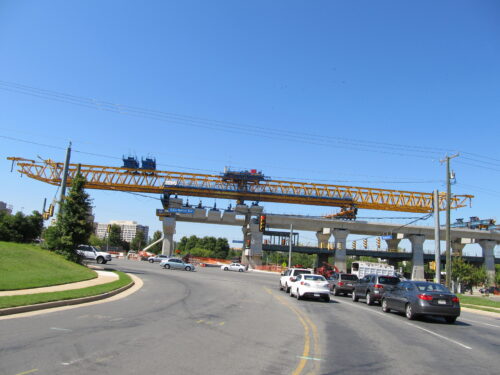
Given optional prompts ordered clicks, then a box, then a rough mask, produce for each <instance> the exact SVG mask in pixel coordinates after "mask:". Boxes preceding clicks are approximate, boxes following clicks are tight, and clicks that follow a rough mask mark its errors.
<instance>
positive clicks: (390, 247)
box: [384, 238, 401, 251]
mask: <svg viewBox="0 0 500 375" xmlns="http://www.w3.org/2000/svg"><path fill="white" fill-rule="evenodd" d="M384 241H385V243H386V244H387V251H397V250H398V245H399V243H400V242H401V240H400V239H397V238H393V239H392V240H384Z"/></svg>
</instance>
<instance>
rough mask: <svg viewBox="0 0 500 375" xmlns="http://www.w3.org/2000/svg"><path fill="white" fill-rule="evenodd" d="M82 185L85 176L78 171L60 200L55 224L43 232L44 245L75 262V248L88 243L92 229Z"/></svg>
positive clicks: (87, 199) (76, 259)
mask: <svg viewBox="0 0 500 375" xmlns="http://www.w3.org/2000/svg"><path fill="white" fill-rule="evenodd" d="M84 186H85V178H84V177H83V176H82V175H81V174H80V173H78V174H77V175H76V176H75V178H74V179H73V181H72V182H71V188H70V190H69V193H68V195H67V196H66V197H65V199H64V201H63V202H62V205H61V211H60V212H59V214H58V215H57V221H56V224H55V225H54V226H53V227H51V228H48V229H47V231H46V232H45V241H46V246H47V247H48V248H49V249H51V250H55V251H56V252H58V253H60V254H62V255H64V256H65V257H66V258H67V259H68V260H72V261H75V262H78V261H79V257H78V255H77V254H76V252H75V251H74V250H75V248H76V247H77V246H78V245H79V244H86V243H88V240H89V238H90V235H91V234H92V230H93V226H92V223H91V222H90V221H89V218H88V217H89V212H90V210H91V206H90V203H91V200H90V197H89V195H88V194H87V193H86V192H85V189H84Z"/></svg>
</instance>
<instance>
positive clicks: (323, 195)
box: [8, 157, 473, 219]
mask: <svg viewBox="0 0 500 375" xmlns="http://www.w3.org/2000/svg"><path fill="white" fill-rule="evenodd" d="M8 159H9V160H12V162H13V163H15V164H17V167H18V171H19V172H20V173H21V174H24V175H26V176H28V177H30V178H33V179H35V180H39V181H43V182H46V183H49V184H52V185H60V184H61V178H62V176H63V168H64V164H63V163H57V162H54V161H52V160H45V161H35V160H29V159H23V158H19V157H9V158H8ZM78 170H80V173H81V174H82V175H83V176H84V177H85V179H86V180H87V182H86V184H85V187H86V188H88V189H100V190H116V191H129V192H141V193H155V194H165V195H166V196H170V195H174V194H178V195H185V196H196V197H210V198H223V199H234V200H236V201H238V202H240V203H242V202H243V201H245V200H252V201H258V202H277V203H294V204H305V205H314V206H329V207H341V210H342V211H341V212H340V213H338V214H335V215H331V217H338V218H348V219H354V218H355V215H356V211H357V209H358V208H363V209H370V210H384V211H400V212H417V213H429V212H432V211H433V204H432V203H433V202H432V201H433V194H432V193H421V192H414V191H403V190H389V189H376V188H365V187H355V186H343V185H327V184H316V183H309V182H296V181H281V180H272V179H269V178H267V177H264V175H263V174H262V173H261V172H257V171H255V170H251V171H243V172H234V171H227V170H226V171H225V172H224V173H223V174H221V175H210V174H200V173H186V172H171V171H158V170H145V169H134V168H125V167H105V166H98V165H86V164H70V165H69V170H68V181H67V182H68V183H70V182H71V180H72V179H73V178H74V176H75V175H76V173H77V171H78ZM471 198H473V196H472V195H454V196H453V197H452V199H451V208H452V209H456V208H460V207H465V206H467V204H468V203H469V202H470V200H471ZM439 208H440V209H441V210H444V209H445V208H446V195H445V194H441V195H440V196H439ZM342 212H344V214H342Z"/></svg>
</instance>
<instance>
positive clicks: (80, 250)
mask: <svg viewBox="0 0 500 375" xmlns="http://www.w3.org/2000/svg"><path fill="white" fill-rule="evenodd" d="M76 253H77V254H78V255H80V256H81V257H83V259H85V260H95V261H96V263H99V264H106V263H107V262H109V261H111V254H109V253H106V252H105V251H99V250H97V249H96V248H95V247H94V246H90V245H78V247H77V248H76Z"/></svg>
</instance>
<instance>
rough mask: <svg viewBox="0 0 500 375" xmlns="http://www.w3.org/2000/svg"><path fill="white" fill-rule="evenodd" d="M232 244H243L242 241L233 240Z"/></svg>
mask: <svg viewBox="0 0 500 375" xmlns="http://www.w3.org/2000/svg"><path fill="white" fill-rule="evenodd" d="M233 243H243V240H233Z"/></svg>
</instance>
